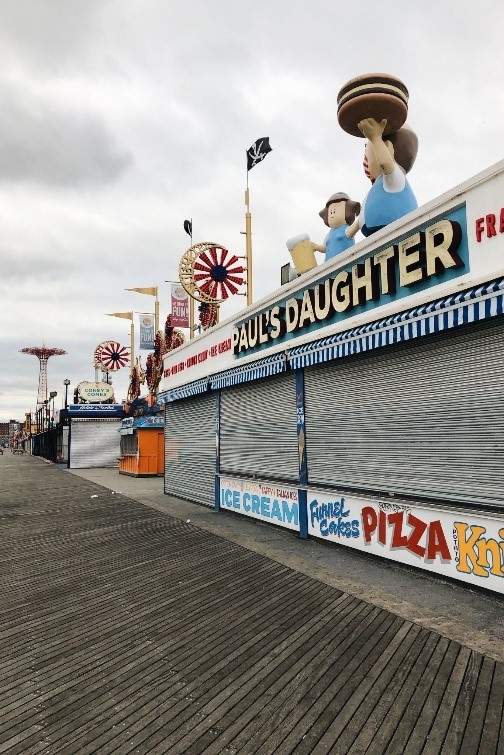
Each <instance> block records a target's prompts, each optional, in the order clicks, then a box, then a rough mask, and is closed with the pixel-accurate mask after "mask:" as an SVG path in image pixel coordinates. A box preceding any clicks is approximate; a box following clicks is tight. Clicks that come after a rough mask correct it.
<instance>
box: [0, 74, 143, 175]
mask: <svg viewBox="0 0 504 755" xmlns="http://www.w3.org/2000/svg"><path fill="white" fill-rule="evenodd" d="M0 95H1V100H2V111H3V112H2V117H1V118H0V181H1V182H13V181H15V182H18V181H33V182H36V183H42V184H47V185H52V186H96V185H102V184H107V183H109V182H111V181H114V180H115V179H116V178H117V177H118V176H120V175H121V174H122V173H123V172H124V171H125V170H127V169H128V168H129V167H130V166H131V165H132V164H133V157H132V155H131V153H130V152H128V151H126V150H125V149H124V148H121V147H120V146H119V145H118V143H117V141H116V140H115V138H114V137H113V135H112V134H111V133H110V130H109V129H108V128H107V126H106V124H105V122H104V120H103V119H102V118H100V117H97V116H95V115H94V114H92V113H90V112H88V111H86V110H77V109H71V108H65V107H64V106H63V105H61V104H59V103H56V102H51V101H50V100H48V99H43V98H42V97H29V96H28V94H27V91H24V92H23V91H18V92H17V93H15V92H14V91H13V90H12V89H11V88H10V87H3V91H1V93H0Z"/></svg>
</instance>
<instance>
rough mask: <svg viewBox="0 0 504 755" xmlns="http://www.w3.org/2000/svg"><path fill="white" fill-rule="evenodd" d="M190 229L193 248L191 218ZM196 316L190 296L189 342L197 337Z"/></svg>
mask: <svg viewBox="0 0 504 755" xmlns="http://www.w3.org/2000/svg"><path fill="white" fill-rule="evenodd" d="M190 228H191V233H190V234H189V238H190V239H191V246H192V245H193V243H192V239H193V225H192V218H191V225H190ZM194 314H195V312H194V299H193V297H192V296H190V297H189V340H191V338H194V335H195V333H194V325H195V322H194Z"/></svg>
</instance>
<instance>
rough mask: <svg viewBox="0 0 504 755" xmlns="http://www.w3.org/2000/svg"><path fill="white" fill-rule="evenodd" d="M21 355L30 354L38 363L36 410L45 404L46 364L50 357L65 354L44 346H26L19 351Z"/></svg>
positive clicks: (63, 351) (59, 350) (62, 351)
mask: <svg viewBox="0 0 504 755" xmlns="http://www.w3.org/2000/svg"><path fill="white" fill-rule="evenodd" d="M20 352H21V353H22V354H31V355H32V356H34V357H37V359H38V360H39V362H40V371H39V383H38V393H37V409H38V408H39V407H40V406H44V404H46V403H47V362H48V361H49V358H50V357H54V356H61V355H62V354H66V353H67V352H66V351H65V350H64V349H50V348H48V347H47V346H45V345H42V346H27V347H26V348H25V349H20Z"/></svg>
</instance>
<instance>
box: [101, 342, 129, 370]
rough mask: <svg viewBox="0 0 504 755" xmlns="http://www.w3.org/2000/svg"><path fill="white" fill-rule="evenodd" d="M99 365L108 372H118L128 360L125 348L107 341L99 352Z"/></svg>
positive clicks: (127, 351) (127, 352)
mask: <svg viewBox="0 0 504 755" xmlns="http://www.w3.org/2000/svg"><path fill="white" fill-rule="evenodd" d="M99 359H100V363H101V365H102V366H103V367H104V368H105V370H107V371H109V372H115V371H116V370H120V369H121V367H125V366H126V365H127V364H128V362H129V360H130V352H129V349H127V348H126V346H121V344H120V343H117V342H116V341H108V342H107V343H106V344H105V345H104V346H103V348H102V349H101V350H100V355H99Z"/></svg>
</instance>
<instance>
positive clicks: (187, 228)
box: [184, 220, 192, 238]
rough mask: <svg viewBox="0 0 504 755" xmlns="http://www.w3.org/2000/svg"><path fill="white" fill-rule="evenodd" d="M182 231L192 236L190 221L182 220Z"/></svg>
mask: <svg viewBox="0 0 504 755" xmlns="http://www.w3.org/2000/svg"><path fill="white" fill-rule="evenodd" d="M184 231H185V232H186V233H187V235H188V236H190V237H191V238H192V221H191V220H184Z"/></svg>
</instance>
